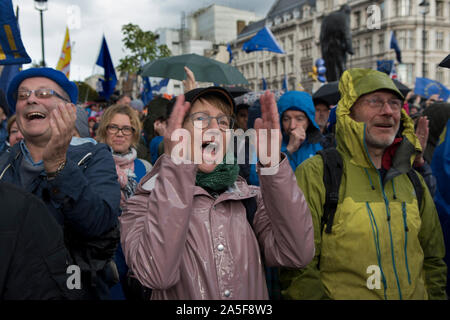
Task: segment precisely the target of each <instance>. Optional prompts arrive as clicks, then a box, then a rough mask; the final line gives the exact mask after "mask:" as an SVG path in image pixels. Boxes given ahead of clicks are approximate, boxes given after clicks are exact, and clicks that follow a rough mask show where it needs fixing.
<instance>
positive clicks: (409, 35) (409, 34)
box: [406, 30, 416, 49]
mask: <svg viewBox="0 0 450 320" xmlns="http://www.w3.org/2000/svg"><path fill="white" fill-rule="evenodd" d="M415 47H416V46H415V41H414V30H407V31H406V48H408V49H415Z"/></svg>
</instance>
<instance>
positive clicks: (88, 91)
mask: <svg viewBox="0 0 450 320" xmlns="http://www.w3.org/2000/svg"><path fill="white" fill-rule="evenodd" d="M75 84H76V85H77V87H78V101H79V102H80V103H83V102H86V101H94V100H96V99H98V97H99V95H98V93H97V91H95V90H94V89H92V88H91V86H90V85H88V84H87V83H86V82H81V81H75Z"/></svg>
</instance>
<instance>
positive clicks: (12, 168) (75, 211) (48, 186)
mask: <svg viewBox="0 0 450 320" xmlns="http://www.w3.org/2000/svg"><path fill="white" fill-rule="evenodd" d="M23 157H24V156H23V154H22V151H21V149H20V145H19V144H16V145H14V147H12V148H11V149H9V150H8V151H6V152H4V153H2V154H1V155H0V180H2V181H6V182H10V183H12V184H15V185H18V186H19V187H22V188H24V186H22V182H21V177H20V173H19V170H20V164H21V161H22V159H23ZM24 189H26V190H27V191H28V192H30V193H33V194H34V195H36V196H37V197H38V198H40V199H42V200H43V201H44V202H45V204H46V205H47V207H48V209H49V211H50V212H51V213H52V214H53V216H54V217H55V218H56V220H57V221H58V223H59V224H60V225H66V226H69V227H70V228H71V229H72V230H74V231H75V232H76V233H78V234H80V235H82V236H85V237H87V238H89V237H94V236H99V235H101V234H102V233H104V232H106V231H108V230H110V229H111V228H113V227H114V226H115V225H117V223H118V219H117V218H118V216H119V214H120V211H119V210H120V209H119V202H120V185H119V182H118V180H117V173H116V167H115V164H114V160H113V157H112V154H111V151H110V149H109V147H108V146H107V145H105V144H102V143H99V144H96V145H94V144H92V143H85V144H82V145H78V146H72V145H70V146H69V149H68V151H67V163H66V165H65V167H64V169H63V170H62V171H61V172H60V174H59V175H58V176H57V177H56V178H55V179H53V180H50V181H48V180H46V178H45V172H44V170H43V171H42V172H41V174H40V175H39V176H38V177H37V178H36V179H35V180H34V181H33V182H32V183H31V184H30V185H28V186H26V187H25V188H24Z"/></svg>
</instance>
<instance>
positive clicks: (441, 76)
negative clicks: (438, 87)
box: [436, 70, 444, 83]
mask: <svg viewBox="0 0 450 320" xmlns="http://www.w3.org/2000/svg"><path fill="white" fill-rule="evenodd" d="M436 81H438V82H441V83H442V82H444V71H443V70H436Z"/></svg>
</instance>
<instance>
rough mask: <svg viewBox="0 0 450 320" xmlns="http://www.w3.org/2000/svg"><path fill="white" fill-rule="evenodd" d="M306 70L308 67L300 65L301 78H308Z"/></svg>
mask: <svg viewBox="0 0 450 320" xmlns="http://www.w3.org/2000/svg"><path fill="white" fill-rule="evenodd" d="M308 71H309V69H308V68H306V67H302V80H308V77H309V76H308Z"/></svg>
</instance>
